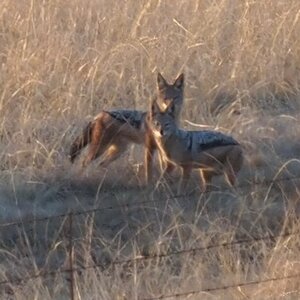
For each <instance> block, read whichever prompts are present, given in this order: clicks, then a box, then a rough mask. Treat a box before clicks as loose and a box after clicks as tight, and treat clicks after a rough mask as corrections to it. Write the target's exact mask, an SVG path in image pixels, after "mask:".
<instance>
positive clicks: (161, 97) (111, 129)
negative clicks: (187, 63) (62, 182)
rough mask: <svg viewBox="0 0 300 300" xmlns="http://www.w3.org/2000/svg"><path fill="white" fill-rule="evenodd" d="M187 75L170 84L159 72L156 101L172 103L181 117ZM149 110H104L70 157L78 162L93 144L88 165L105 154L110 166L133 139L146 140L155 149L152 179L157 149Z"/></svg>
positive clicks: (85, 162) (166, 104) (152, 150)
mask: <svg viewBox="0 0 300 300" xmlns="http://www.w3.org/2000/svg"><path fill="white" fill-rule="evenodd" d="M183 89H184V75H183V74H181V75H179V76H178V77H177V79H176V80H175V81H174V83H173V84H169V83H168V82H167V81H166V80H165V79H164V78H163V76H162V75H161V74H160V73H158V75H157V95H155V99H156V101H157V102H158V103H159V104H160V105H162V106H165V107H167V106H168V105H170V103H172V104H173V107H174V118H175V119H176V122H177V121H178V120H179V117H180V112H181V108H182V104H183ZM148 118H149V116H148V113H147V112H144V111H139V110H115V111H101V112H100V113H99V114H98V115H97V116H96V117H95V118H94V120H93V121H91V122H89V123H88V125H87V126H86V127H85V128H84V130H83V132H82V133H81V135H79V136H78V137H77V138H76V139H75V140H74V142H73V143H72V145H71V149H70V160H71V162H74V160H75V159H76V157H77V156H78V155H79V154H80V152H81V150H82V149H83V148H84V147H85V146H87V145H89V149H88V153H87V156H86V157H85V159H84V161H83V166H86V165H87V164H88V163H90V162H91V161H92V160H94V159H96V158H98V157H100V156H102V155H103V159H102V161H101V162H100V165H101V166H107V165H108V164H109V163H111V162H112V161H114V160H115V159H117V158H118V157H119V156H120V155H121V154H122V153H123V152H125V150H126V149H127V147H128V145H129V144H131V143H134V144H145V146H146V148H150V149H149V151H148V149H146V152H147V153H148V154H149V153H151V157H150V156H149V155H146V156H147V157H148V160H147V161H146V164H147V166H148V168H147V167H146V180H147V179H148V177H149V176H148V173H149V172H148V171H149V164H151V162H152V154H153V152H154V150H155V149H156V144H155V143H153V138H151V137H149V136H148V135H151V133H152V132H151V131H150V130H149V127H148V126H147V119H148Z"/></svg>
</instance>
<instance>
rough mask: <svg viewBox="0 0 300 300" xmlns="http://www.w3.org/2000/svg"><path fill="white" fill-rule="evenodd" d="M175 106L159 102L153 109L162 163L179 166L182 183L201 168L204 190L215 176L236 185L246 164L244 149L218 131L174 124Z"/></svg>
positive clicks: (154, 126) (153, 128)
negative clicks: (187, 129)
mask: <svg viewBox="0 0 300 300" xmlns="http://www.w3.org/2000/svg"><path fill="white" fill-rule="evenodd" d="M174 112H175V108H174V105H173V104H172V103H171V104H170V105H169V106H168V107H167V108H166V109H161V107H160V106H159V105H158V103H157V102H156V101H153V103H152V108H151V119H150V127H151V129H152V132H153V136H154V137H155V140H156V143H157V146H158V148H159V151H160V154H161V156H162V158H163V160H166V161H167V162H169V163H173V164H175V165H179V166H180V167H181V168H182V170H183V174H182V177H181V180H180V185H179V190H180V189H181V187H182V184H183V181H184V183H186V182H187V179H188V178H189V176H190V172H191V170H192V169H194V168H197V169H200V175H201V184H200V186H201V190H202V191H205V190H206V184H207V183H209V182H210V181H211V179H212V177H213V176H216V175H220V174H224V175H225V177H226V179H227V181H228V182H229V183H230V184H231V185H232V186H233V185H234V183H235V179H236V175H237V173H238V172H239V170H240V169H241V166H242V163H243V153H242V148H241V146H240V145H239V143H238V142H237V141H236V140H235V139H233V138H232V137H231V136H229V135H225V134H223V133H221V132H218V131H208V130H203V131H186V130H181V129H179V128H178V126H177V124H176V122H175V121H174V116H175V115H174Z"/></svg>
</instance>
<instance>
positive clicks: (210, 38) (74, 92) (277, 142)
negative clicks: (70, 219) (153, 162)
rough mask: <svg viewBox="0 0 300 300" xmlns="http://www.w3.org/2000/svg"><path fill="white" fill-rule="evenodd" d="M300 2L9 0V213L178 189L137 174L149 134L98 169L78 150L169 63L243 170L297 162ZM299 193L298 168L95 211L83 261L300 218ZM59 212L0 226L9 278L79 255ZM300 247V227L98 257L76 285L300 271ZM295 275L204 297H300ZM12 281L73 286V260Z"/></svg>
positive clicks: (187, 110) (128, 287)
mask: <svg viewBox="0 0 300 300" xmlns="http://www.w3.org/2000/svg"><path fill="white" fill-rule="evenodd" d="M299 15H300V3H299V1H298V0H277V1H273V0H264V1H259V0H252V1H250V0H245V1H239V0H220V1H205V0H202V1H200V0H199V1H196V0H195V1H187V0H181V1H179V0H178V1H162V0H157V1H155V0H148V1H133V0H128V1H108V0H86V1H83V0H73V1H70V0H69V1H62V0H53V1H46V0H39V1H37V0H31V1H26V0H24V1H18V0H10V1H9V0H2V1H1V3H0V69H1V72H0V120H1V123H0V134H1V135H0V146H1V147H0V161H1V164H0V167H1V175H0V176H1V177H0V178H1V185H0V199H1V202H0V207H1V209H0V219H1V220H2V221H6V220H9V219H13V218H15V217H18V216H24V217H30V216H45V215H52V214H57V213H61V212H62V211H67V210H68V209H75V210H80V209H85V208H88V207H91V206H96V205H115V204H120V203H124V202H126V201H127V202H130V203H136V202H137V201H141V200H145V199H146V200H152V199H154V200H157V199H162V200H164V199H167V197H169V195H170V194H172V186H168V185H166V184H165V183H164V182H161V183H160V185H159V189H158V190H157V191H155V190H152V189H151V187H149V188H148V189H146V191H145V190H142V189H140V188H139V187H138V180H137V178H136V177H137V176H136V170H135V168H134V166H133V163H137V162H140V161H141V157H140V152H141V151H140V150H141V149H138V151H133V152H132V156H131V159H130V160H129V163H126V159H124V158H123V159H120V160H119V161H118V162H116V163H114V164H112V167H111V168H109V169H108V170H103V169H99V168H97V167H96V164H94V165H93V166H92V167H91V168H90V169H89V171H88V176H86V177H85V176H82V177H80V176H78V174H77V173H76V166H75V167H71V165H70V163H69V162H68V158H67V154H68V149H69V145H70V143H71V141H72V140H73V139H74V137H75V136H76V135H77V134H78V133H79V132H80V130H81V128H82V126H84V124H85V123H86V121H87V120H89V119H90V118H91V117H92V116H93V115H95V114H96V113H97V112H98V111H100V110H101V109H111V108H135V109H143V110H146V109H147V108H148V104H149V98H150V97H151V95H152V94H153V93H154V92H155V78H156V73H157V71H161V72H162V73H163V74H164V75H165V76H166V78H168V79H170V80H171V79H172V78H174V77H175V76H176V75H177V74H178V73H179V72H184V73H185V75H186V92H185V107H184V114H183V121H182V126H184V127H192V128H195V126H194V125H191V123H187V122H185V120H188V121H190V122H193V123H197V124H198V123H200V124H206V125H209V126H212V127H218V128H221V130H224V131H227V132H230V133H232V134H233V135H234V136H235V137H236V138H237V139H239V140H240V141H241V142H242V143H243V145H244V146H245V156H246V160H245V167H244V170H243V171H242V172H241V175H240V178H239V182H240V183H242V184H243V183H250V184H251V182H253V181H254V180H255V181H261V180H264V179H270V178H274V177H275V178H281V177H282V176H295V175H296V176H297V175H299V174H300V169H299V162H298V156H299V150H300V143H299V142H298V137H299V132H300V131H299V128H300V127H299V124H298V115H299V110H298V109H299V99H300V41H299V33H300V20H299ZM127 161H128V160H127ZM74 169H75V171H74ZM124 178H125V180H124ZM194 181H195V183H196V184H197V179H196V178H195V180H194ZM175 184H176V182H175ZM215 184H216V185H217V186H219V185H221V187H224V184H223V182H222V181H221V180H219V181H215ZM195 186H197V185H195ZM197 195H198V196H197ZM297 199H298V181H297V180H293V181H287V182H281V183H280V184H275V185H274V184H271V185H267V184H266V185H260V186H253V187H248V188H246V189H237V190H229V191H228V190H227V191H226V192H224V191H223V192H222V189H221V190H218V191H217V192H212V193H211V194H208V195H199V193H198V192H196V195H194V196H192V197H186V199H184V201H182V200H180V201H179V200H176V201H168V202H167V203H166V204H163V203H164V202H162V203H161V204H155V202H154V203H153V204H151V203H150V204H148V205H143V206H141V207H139V208H131V209H129V210H117V211H106V212H104V213H102V214H96V215H95V216H92V217H90V218H87V217H85V218H83V217H82V218H79V219H77V220H76V235H77V239H76V243H75V246H76V247H75V249H76V251H75V263H76V264H78V265H87V264H89V263H94V262H98V261H102V260H104V261H105V262H107V261H108V262H110V261H111V260H112V259H113V258H114V257H116V256H118V255H121V257H125V258H128V257H133V256H135V255H138V254H141V253H149V252H150V253H152V252H155V253H156V252H160V251H166V250H178V249H185V248H189V247H196V246H203V245H206V244H207V243H210V242H216V241H225V240H231V239H235V238H239V237H249V236H251V235H253V234H256V235H263V234H266V233H273V234H278V233H280V232H284V231H286V230H296V229H297V228H299V224H298V220H297V218H298V210H299V208H298V201H297ZM60 224H61V223H60V222H59V221H56V222H51V221H49V222H48V223H46V224H33V225H24V226H23V227H21V228H18V229H17V228H5V229H1V231H0V237H1V251H0V253H1V254H0V265H1V268H0V277H1V279H3V280H4V279H19V278H23V277H24V276H26V274H32V273H33V272H35V271H36V270H37V269H40V268H42V267H46V268H50V269H53V268H58V267H60V266H62V265H66V264H67V249H66V242H65V237H64V234H63V233H64V232H63V230H62V228H61V227H60ZM298 249H299V239H298V237H297V236H296V237H294V238H290V239H280V240H279V241H277V242H260V243H257V244H253V245H252V244H251V245H248V246H240V247H233V248H229V249H225V248H220V249H217V250H211V251H206V252H201V253H199V254H196V255H182V256H177V257H170V258H168V259H165V260H154V261H147V262H145V263H144V264H141V265H134V266H132V267H130V268H127V267H126V266H122V265H121V266H117V267H115V268H114V269H108V270H104V271H103V270H102V269H99V270H98V269H91V270H89V271H88V272H83V273H82V274H77V275H76V295H77V297H78V299H139V298H142V297H150V296H151V295H152V296H154V295H161V294H172V293H181V292H185V291H187V290H195V289H201V288H207V287H215V286H219V285H226V284H231V283H232V282H241V281H245V280H256V279H259V278H267V277H272V276H279V275H283V274H285V275H289V274H291V273H293V272H295V271H297V269H298V264H299V261H298V257H299V250H298ZM297 282H298V281H297V280H286V281H280V282H277V283H276V284H275V283H268V284H261V285H258V286H254V287H248V288H247V287H244V288H238V289H236V288H235V289H228V290H225V291H221V292H216V293H202V294H196V295H194V296H191V297H190V299H200V298H201V299H298V298H299V287H298V285H297V284H296V283H297ZM0 291H1V292H0V293H1V297H6V298H9V297H10V298H12V299H24V297H26V298H27V299H65V298H67V297H68V290H67V281H66V277H64V276H62V275H57V276H56V277H54V278H53V277H51V278H46V279H35V280H30V281H28V282H22V284H21V285H19V284H11V285H6V286H5V288H3V289H2V288H1V287H0Z"/></svg>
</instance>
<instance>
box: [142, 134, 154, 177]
mask: <svg viewBox="0 0 300 300" xmlns="http://www.w3.org/2000/svg"><path fill="white" fill-rule="evenodd" d="M155 149H156V144H155V141H154V139H153V138H152V137H151V136H146V141H145V181H146V183H149V181H150V180H152V160H153V154H154V151H155Z"/></svg>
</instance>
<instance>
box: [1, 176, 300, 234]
mask: <svg viewBox="0 0 300 300" xmlns="http://www.w3.org/2000/svg"><path fill="white" fill-rule="evenodd" d="M295 179H300V176H291V177H285V178H276V179H269V180H262V181H256V182H252V183H250V184H248V183H247V184H241V185H238V186H235V187H234V189H244V188H247V187H252V186H257V185H268V184H269V185H271V184H276V183H278V182H283V181H291V180H295ZM230 190H232V188H223V189H222V190H221V191H222V192H225V191H230ZM213 192H219V191H217V190H207V191H205V192H199V193H198V195H199V196H201V195H205V194H209V193H213ZM192 194H193V193H188V194H180V195H174V196H172V197H167V198H162V199H155V200H154V199H152V200H145V201H137V202H134V203H122V204H118V205H109V206H104V207H95V208H90V209H87V210H82V211H68V212H66V213H62V214H57V215H53V216H46V217H39V218H36V217H34V218H24V219H21V220H20V219H17V220H16V219H15V220H13V221H9V222H5V223H0V228H1V227H8V226H19V225H24V224H28V223H35V222H46V221H49V220H52V219H57V218H65V217H68V216H69V215H70V214H72V215H73V216H79V215H85V214H91V213H94V212H100V211H106V210H115V209H122V208H133V207H137V208H139V209H141V207H140V205H144V204H150V203H151V204H155V203H166V202H168V201H171V200H176V199H177V200H180V199H184V198H186V197H189V196H191V195H192Z"/></svg>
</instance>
